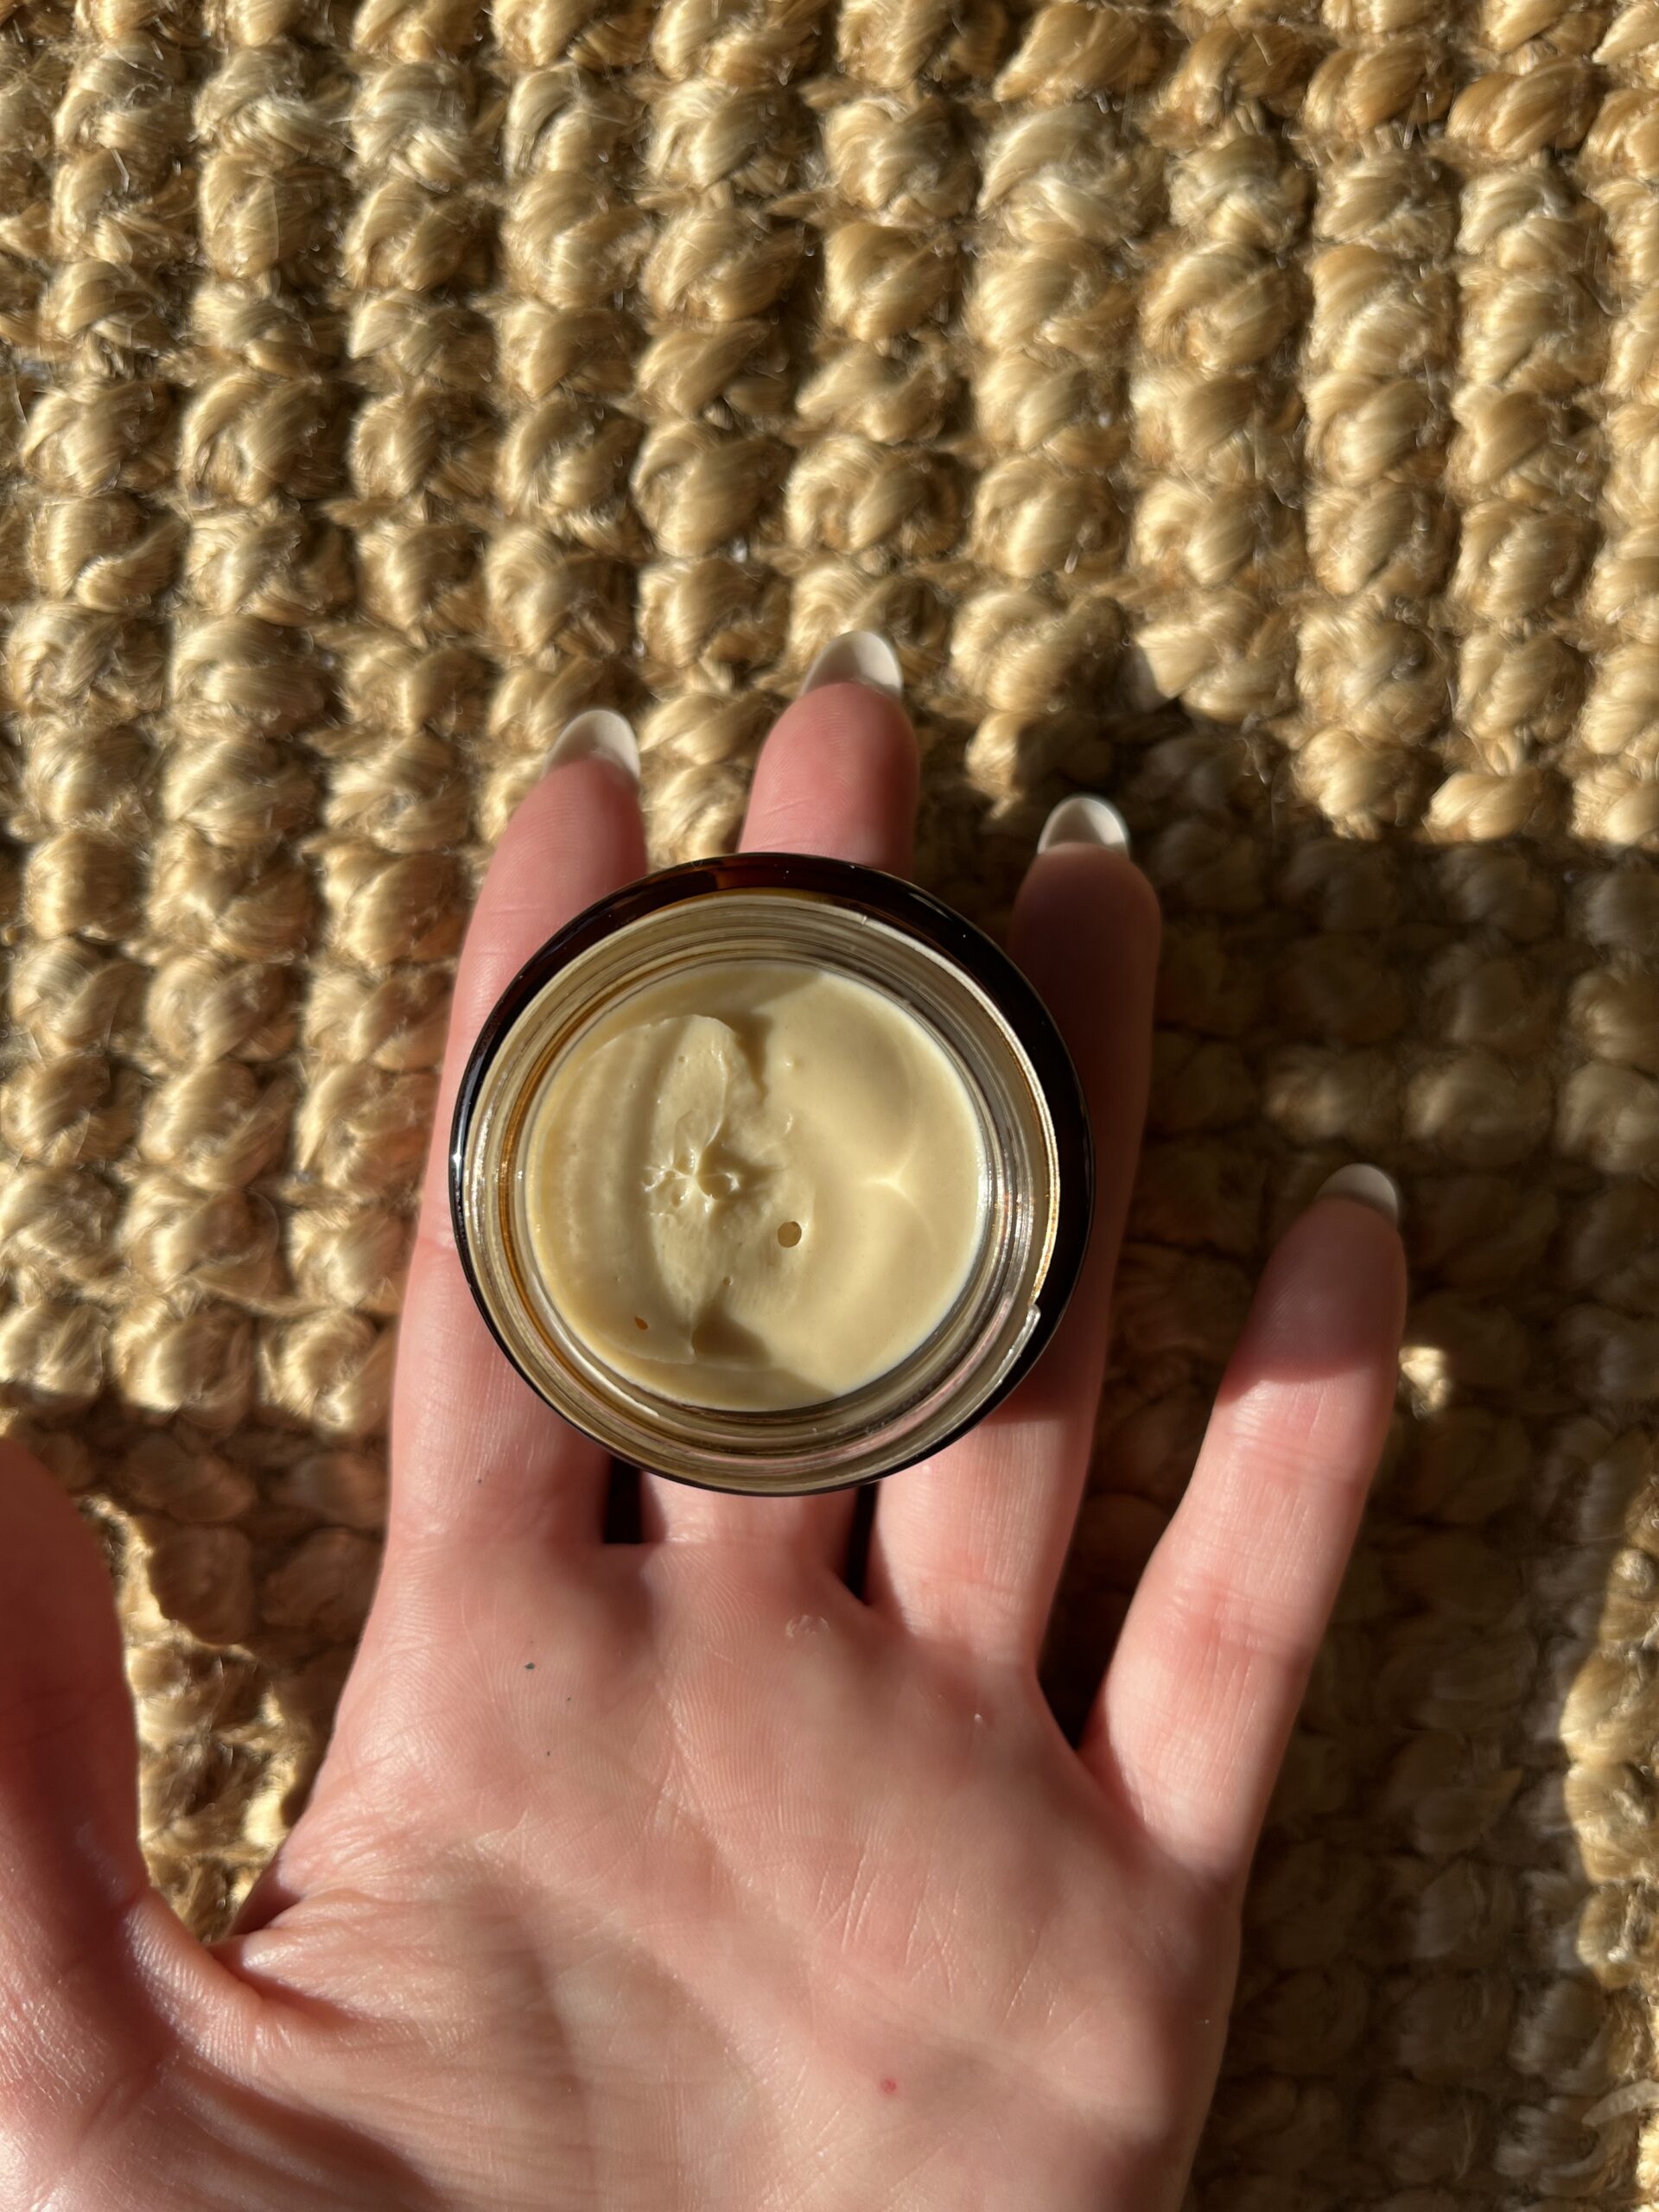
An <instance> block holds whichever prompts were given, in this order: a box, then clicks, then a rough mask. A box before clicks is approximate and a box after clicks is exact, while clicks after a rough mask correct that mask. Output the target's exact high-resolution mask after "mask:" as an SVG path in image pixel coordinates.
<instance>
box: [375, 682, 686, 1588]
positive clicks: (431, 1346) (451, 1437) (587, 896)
mask: <svg viewBox="0 0 1659 2212" xmlns="http://www.w3.org/2000/svg"><path fill="white" fill-rule="evenodd" d="M583 719H584V720H586V718H585V717H584V718H583ZM607 719H608V720H610V721H615V720H617V719H618V718H617V717H614V716H612V717H608V718H607ZM624 728H626V725H624ZM576 732H577V725H575V724H573V725H572V727H571V731H570V732H568V733H567V734H566V739H567V740H568V739H569V737H570V736H572V735H573V734H576ZM565 741H566V740H562V741H561V743H562V744H563V743H564V742H565ZM628 743H629V745H631V744H632V738H631V737H630V738H629V740H628ZM644 872H645V835H644V831H643V829H642V828H641V825H640V820H639V802H638V799H637V798H636V796H635V791H634V786H633V782H632V778H631V777H630V776H629V774H628V773H627V772H626V769H625V768H624V767H622V766H619V765H617V762H616V760H614V759H607V758H604V757H588V758H576V759H573V760H568V761H567V763H566V764H565V765H563V766H556V767H555V768H554V769H553V770H552V772H551V773H550V775H549V776H548V777H547V778H546V779H545V780H544V781H543V782H542V783H540V784H538V785H537V786H536V788H535V789H534V790H533V791H531V793H530V795H529V797H528V798H525V800H524V803H523V804H522V805H521V806H520V807H519V809H518V812H517V813H516V814H515V815H514V816H513V817H512V821H511V822H510V823H508V825H507V828H506V831H505V835H504V836H503V837H502V839H501V842H500V844H499V847H498V848H497V850H496V854H495V857H494V859H493V861H491V863H490V868H489V872H488V874H486V877H485V879H484V887H483V890H482V891H481V892H480V894H479V900H478V906H477V910H476V912H474V916H473V920H472V925H471V926H470V928H469V929H468V930H467V942H466V944H465V945H464V947H463V948H462V951H461V967H460V970H459V972H458V974H457V976H456V979H455V993H454V1007H453V1010H452V1012H451V1014H450V1021H449V1039H448V1047H447V1049H446V1052H445V1056H444V1068H443V1079H442V1085H441V1087H440V1090H439V1096H438V1107H437V1115H436V1118H435V1122H434V1126H433V1131H432V1147H431V1152H430V1154H429V1158H428V1162H427V1173H426V1182H425V1186H424V1189H423V1193H422V1198H421V1214H420V1222H419V1226H418V1229H417V1231H416V1243H415V1252H414V1256H413V1258H412V1259H411V1261H410V1272H409V1285H408V1288H407V1290H406V1292H405V1294H404V1312H403V1319H402V1321H401V1323H400V1325H399V1328H398V1340H397V1384H396V1389H395V1392H394V1395H393V1406H392V1492H391V1512H390V1519H389V1525H388V1532H387V1533H388V1538H389V1541H390V1543H391V1545H392V1546H393V1547H394V1548H396V1547H397V1546H398V1545H400V1544H401V1543H403V1542H404V1541H405V1540H407V1539H409V1538H411V1537H415V1538H440V1539H442V1541H443V1543H445V1544H446V1545H447V1544H449V1543H451V1542H453V1541H465V1542H478V1541H500V1540H503V1539H505V1540H506V1541H517V1540H518V1538H520V1537H521V1536H523V1535H524V1534H525V1533H527V1531H528V1530H529V1529H531V1527H534V1528H536V1529H539V1530H541V1531H543V1532H546V1531H547V1530H549V1529H558V1530H560V1531H561V1532H562V1533H564V1534H567V1535H568V1534H570V1533H573V1532H575V1531H587V1532H589V1533H591V1534H592V1535H593V1536H594V1539H595V1540H597V1536H598V1534H599V1528H600V1522H601V1514H602V1490H603V1480H604V1475H605V1471H606V1469H607V1466H608V1460H607V1457H606V1455H605V1454H604V1453H603V1452H601V1450H600V1447H599V1446H597V1445H596V1444H594V1443H592V1442H591V1441H590V1440H588V1438H586V1437H582V1436H578V1435H577V1433H576V1432H575V1430H574V1429H573V1428H571V1427H569V1424H568V1423H566V1422H565V1421H562V1420H561V1419H560V1418H559V1416H558V1415H557V1414H556V1413H554V1411H553V1410H552V1408H550V1406H548V1405H546V1404H544V1403H543V1401H542V1400H541V1399H540V1398H539V1397H538V1396H537V1395H536V1393H535V1392H534V1391H533V1390H532V1389H531V1388H530V1385H529V1384H528V1383H524V1382H523V1381H522V1380H521V1379H520V1377H519V1376H518V1374H517V1373H516V1372H515V1371H514V1370H513V1369H512V1367H511V1366H510V1365H509V1364H508V1363H507V1361H506V1360H505V1358H504V1357H502V1355H501V1353H500V1351H499V1350H498V1349H497V1347H496V1344H495V1340H494V1338H493V1337H492V1336H491V1334H490V1332H489V1331H488V1329H487V1328H486V1326H485V1324H484V1319H483V1317H482V1315H481V1314H480V1313H479V1310H478V1307H477V1306H476V1305H475V1304H474V1300H473V1294H472V1293H471V1291H470V1290H469V1289H468V1287H467V1279H466V1277H465V1275H464V1274H462V1272H461V1261H460V1259H459V1257H458V1255H457V1254H456V1251H455V1241H454V1230H453V1229H452V1227H451V1225H450V1220H449V1191H448V1139H449V1120H450V1116H451V1115H452V1114H453V1112H454V1101H455V1094H456V1091H457V1090H458V1089H459V1087H460V1084H461V1072H462V1071H463V1069H464V1068H465V1066H466V1064H467V1055H468V1053H469V1052H471V1051H472V1047H473V1041H474V1038H475V1037H476V1036H477V1034H478V1032H479V1030H480V1027H482V1025H483V1022H484V1020H485V1017H486V1014H488V1013H489V1010H490V1008H491V1007H492V1006H493V1004H494V1003H495V1001H496V1000H497V999H498V998H499V995H500V994H501V993H502V991H503V990H504V989H505V988H506V986H507V984H508V983H509V982H511V981H512V977H513V976H515V975H516V974H517V973H518V969H520V968H521V967H522V966H523V965H524V962H525V961H526V960H527V959H528V958H529V957H530V956H531V953H532V952H534V951H535V950H537V946H539V945H541V944H544V943H545V941H546V940H547V939H548V938H550V937H551V936H552V935H553V933H554V931H556V930H557V929H559V928H561V927H562V926H563V925H564V924H565V923H566V922H568V921H569V920H570V919H571V918H573V917H574V916H575V915H576V914H579V913H580V912H582V908H583V907H584V906H591V905H592V904H593V902H594V899H601V898H603V897H604V896H605V894H606V893H607V892H610V891H614V890H615V889H616V888H617V887H618V886H619V885H620V884H624V883H626V882H629V881H630V880H632V878H633V877H634V876H636V875H640V874H644Z"/></svg>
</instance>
